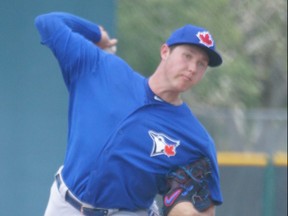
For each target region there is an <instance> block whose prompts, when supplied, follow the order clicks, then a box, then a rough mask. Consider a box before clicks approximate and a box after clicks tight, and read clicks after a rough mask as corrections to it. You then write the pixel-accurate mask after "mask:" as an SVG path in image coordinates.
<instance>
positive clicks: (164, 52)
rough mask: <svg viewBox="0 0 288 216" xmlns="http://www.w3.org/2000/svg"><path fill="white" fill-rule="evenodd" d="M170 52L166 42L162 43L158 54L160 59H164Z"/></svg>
mask: <svg viewBox="0 0 288 216" xmlns="http://www.w3.org/2000/svg"><path fill="white" fill-rule="evenodd" d="M169 54H170V48H169V46H168V45H167V44H163V45H162V46H161V48H160V55H161V59H162V60H166V59H167V57H168V56H169Z"/></svg>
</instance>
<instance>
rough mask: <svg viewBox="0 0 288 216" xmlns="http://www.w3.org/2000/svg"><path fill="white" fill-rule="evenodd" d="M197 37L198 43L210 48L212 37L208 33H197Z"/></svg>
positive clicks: (212, 42)
mask: <svg viewBox="0 0 288 216" xmlns="http://www.w3.org/2000/svg"><path fill="white" fill-rule="evenodd" d="M197 37H198V38H199V40H200V43H201V44H203V45H205V46H207V47H212V46H213V45H214V41H213V39H212V36H211V34H210V33H209V32H208V31H204V32H198V33H197Z"/></svg>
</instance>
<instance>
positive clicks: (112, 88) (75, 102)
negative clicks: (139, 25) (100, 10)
mask: <svg viewBox="0 0 288 216" xmlns="http://www.w3.org/2000/svg"><path fill="white" fill-rule="evenodd" d="M35 23H36V26H37V28H38V30H39V32H40V35H41V39H42V40H41V41H42V43H43V44H45V45H47V46H48V47H49V48H50V49H51V50H52V51H53V53H54V55H55V56H56V58H57V60H58V62H59V65H60V67H61V71H62V74H63V78H64V81H65V84H66V86H67V89H68V92H69V124H68V127H69V128H68V141H67V151H66V156H65V161H64V168H63V172H62V175H63V179H64V181H65V183H66V184H67V186H68V188H69V189H70V190H71V192H72V193H73V194H74V195H75V196H76V197H77V198H78V199H80V200H81V201H83V202H86V203H89V204H91V205H93V206H94V207H101V208H120V209H127V210H136V209H147V208H149V206H150V205H151V203H152V201H153V199H154V198H155V196H156V195H157V193H161V192H163V191H162V188H163V186H165V185H164V183H163V182H164V181H163V180H164V177H165V174H166V173H167V172H168V171H169V170H170V169H171V168H175V167H176V166H178V165H185V164H188V163H191V162H193V161H195V160H197V159H199V158H200V157H203V156H206V157H208V158H209V159H210V161H211V163H212V169H213V170H212V174H213V175H212V177H211V179H209V188H210V190H211V196H212V199H213V200H214V202H215V203H216V204H220V203H222V195H221V192H220V183H219V172H218V166H217V158H216V151H215V146H214V143H213V140H212V139H211V137H210V136H209V134H208V133H207V131H206V130H205V129H204V127H203V126H202V125H201V124H200V122H199V121H198V120H197V118H196V117H195V116H194V115H193V113H192V112H191V110H190V109H189V107H188V106H187V104H185V103H183V104H182V105H179V106H175V105H172V104H169V103H167V102H165V101H163V100H162V99H161V98H159V97H158V96H157V95H155V94H154V93H153V92H152V91H151V89H150V87H149V85H148V79H147V78H145V77H143V76H142V75H140V74H139V73H137V72H135V71H134V70H133V69H132V68H131V67H130V66H129V65H128V64H127V63H126V62H125V61H123V60H122V59H121V58H119V57H118V56H116V55H112V54H108V53H106V52H105V51H103V50H101V49H100V48H98V47H97V46H95V42H97V41H99V40H100V38H101V33H100V30H99V27H98V26H97V25H96V24H93V23H91V22H89V21H87V20H84V19H82V18H79V17H76V16H73V15H71V14H66V13H50V14H46V15H41V16H39V17H37V19H36V21H35ZM92 41H93V42H92Z"/></svg>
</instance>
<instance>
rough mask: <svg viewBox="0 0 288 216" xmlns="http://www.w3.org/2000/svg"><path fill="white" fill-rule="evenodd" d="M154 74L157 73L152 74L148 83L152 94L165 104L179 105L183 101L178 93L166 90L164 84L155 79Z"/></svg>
mask: <svg viewBox="0 0 288 216" xmlns="http://www.w3.org/2000/svg"><path fill="white" fill-rule="evenodd" d="M156 74H157V73H154V74H153V75H152V76H151V77H150V79H149V81H148V84H149V87H150V88H151V90H152V91H153V93H154V94H155V95H157V96H158V97H160V98H161V99H162V100H164V101H166V102H167V103H170V104H173V105H175V106H179V105H181V104H182V103H183V101H182V99H181V97H180V93H179V92H175V91H173V90H171V89H169V88H167V84H166V82H165V81H163V82H161V81H160V80H159V79H157V75H156Z"/></svg>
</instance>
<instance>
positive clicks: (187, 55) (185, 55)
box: [183, 53, 192, 60]
mask: <svg viewBox="0 0 288 216" xmlns="http://www.w3.org/2000/svg"><path fill="white" fill-rule="evenodd" d="M183 55H184V57H185V59H187V60H190V59H192V55H191V54H190V53H184V54H183Z"/></svg>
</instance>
